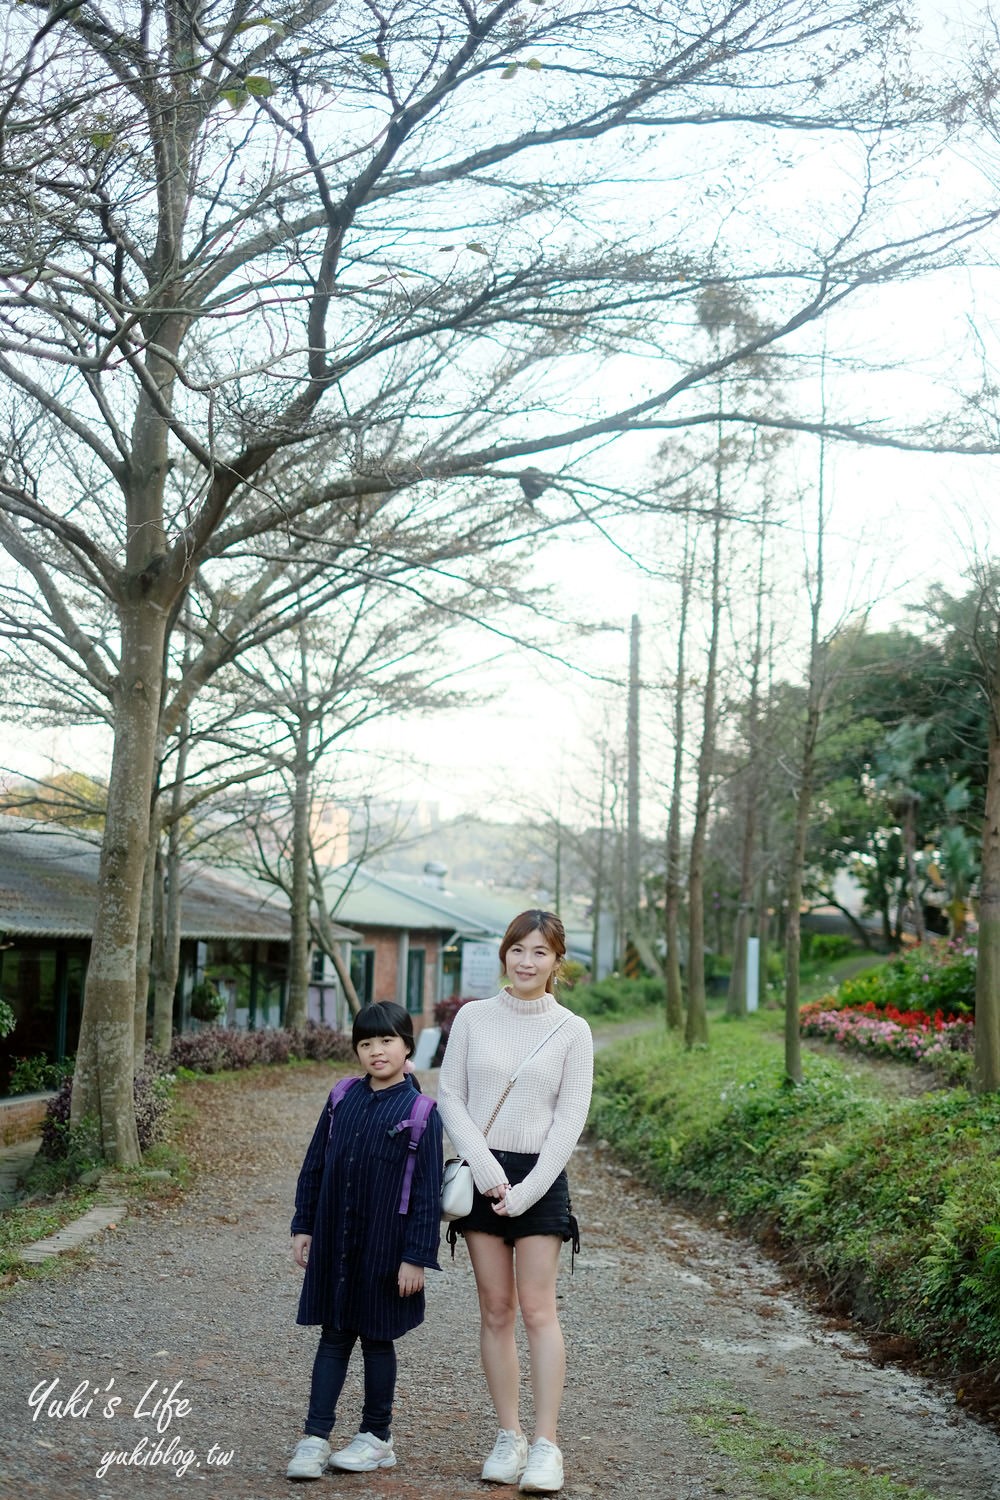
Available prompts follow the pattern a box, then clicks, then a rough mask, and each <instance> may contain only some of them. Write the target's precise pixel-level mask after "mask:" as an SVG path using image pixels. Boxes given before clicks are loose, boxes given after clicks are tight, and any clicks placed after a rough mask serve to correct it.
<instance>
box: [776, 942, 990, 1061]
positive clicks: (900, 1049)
mask: <svg viewBox="0 0 1000 1500" xmlns="http://www.w3.org/2000/svg"><path fill="white" fill-rule="evenodd" d="M975 988H976V950H975V947H974V946H972V945H970V944H969V943H968V942H962V943H934V944H925V945H923V946H922V947H920V948H915V949H911V950H910V951H909V952H908V953H905V954H900V955H898V956H897V957H895V958H892V959H890V960H889V961H888V962H887V963H885V964H883V965H880V966H879V967H878V968H874V969H868V970H865V972H864V973H861V974H858V975H856V976H855V977H854V978H853V979H847V980H845V981H844V982H843V984H841V985H840V987H839V988H838V989H837V991H836V992H835V993H833V994H829V995H824V996H823V997H822V998H821V999H820V1000H814V1001H811V1002H810V1003H809V1004H807V1005H803V1006H802V1008H801V1012H800V1018H801V1027H802V1034H803V1036H814V1037H821V1038H823V1039H824V1040H826V1041H831V1042H835V1043H837V1045H838V1046H841V1047H845V1048H848V1049H849V1050H852V1051H855V1052H863V1053H868V1054H870V1055H875V1056H878V1057H889V1058H893V1059H895V1060H897V1061H900V1062H909V1063H917V1064H922V1065H924V1066H927V1067H933V1068H934V1069H935V1070H936V1071H938V1072H939V1073H941V1074H942V1075H943V1076H944V1077H946V1078H947V1079H948V1081H950V1082H961V1081H962V1080H964V1079H965V1078H967V1077H968V1076H969V1073H970V1071H971V1067H972V1051H973V1041H974V1035H975V1032H974V1023H973V1013H974V1009H975Z"/></svg>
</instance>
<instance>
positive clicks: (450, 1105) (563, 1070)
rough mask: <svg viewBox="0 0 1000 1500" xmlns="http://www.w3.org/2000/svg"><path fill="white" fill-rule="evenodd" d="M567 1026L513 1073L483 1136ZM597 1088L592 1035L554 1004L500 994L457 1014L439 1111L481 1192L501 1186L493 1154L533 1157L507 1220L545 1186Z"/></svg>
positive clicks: (522, 1076)
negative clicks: (561, 1022)
mask: <svg viewBox="0 0 1000 1500" xmlns="http://www.w3.org/2000/svg"><path fill="white" fill-rule="evenodd" d="M564 1016H565V1017H567V1018H568V1019H567V1020H566V1022H565V1025H563V1026H561V1027H560V1028H559V1030H558V1031H557V1032H556V1034H555V1035H554V1036H553V1037H552V1038H551V1039H550V1040H549V1041H547V1042H546V1043H545V1045H544V1047H542V1048H541V1050H540V1051H539V1052H536V1053H535V1056H534V1057H533V1058H532V1059H531V1061H530V1062H529V1063H528V1064H527V1066H526V1067H525V1068H524V1070H523V1072H520V1073H518V1076H517V1081H516V1082H515V1084H514V1087H513V1088H512V1089H511V1091H510V1093H509V1094H508V1095H507V1098H506V1099H505V1100H504V1103H503V1106H502V1107H501V1110H500V1113H499V1114H498V1115H497V1117H496V1120H495V1121H494V1123H493V1126H492V1127H491V1129H490V1135H489V1142H488V1143H487V1141H486V1139H485V1138H484V1136H483V1129H484V1127H485V1125H486V1123H487V1121H488V1120H489V1118H490V1115H491V1114H492V1113H493V1110H494V1107H495V1106H496V1102H497V1100H498V1099H499V1098H500V1095H501V1094H502V1093H503V1091H504V1087H505V1086H506V1083H507V1080H508V1079H509V1078H510V1075H511V1074H512V1073H513V1072H515V1070H516V1069H518V1068H519V1067H520V1065H521V1064H522V1063H523V1062H524V1060H525V1058H526V1057H527V1056H528V1053H529V1052H530V1051H531V1050H532V1048H533V1047H535V1046H536V1045H537V1044H538V1042H540V1041H541V1040H542V1038H543V1037H544V1036H547V1035H548V1033H549V1032H550V1031H551V1030H552V1028H553V1027H554V1026H555V1024H556V1022H557V1021H558V1020H561V1019H562V1017H564ZM593 1081H594V1044H593V1040H592V1038H591V1035H590V1027H589V1026H588V1025H587V1023H586V1021H585V1020H583V1018H582V1017H581V1016H576V1015H574V1014H573V1012H572V1011H569V1010H567V1009H566V1007H565V1006H563V1005H559V1004H557V1002H556V999H555V997H554V996H553V995H544V996H543V997H542V998H541V999H540V1000H518V999H517V998H516V997H515V996H514V995H512V994H511V993H510V992H509V991H508V990H501V992H500V994H499V995H494V996H493V997H492V999H490V1000H475V1001H472V1002H471V1003H470V1004H468V1005H463V1006H462V1008H461V1010H460V1011H459V1012H458V1014H457V1015H456V1016H455V1020H454V1023H453V1025H452V1028H451V1034H450V1035H449V1037H448V1047H447V1050H446V1051H445V1055H444V1062H443V1063H442V1064H441V1077H440V1081H439V1084H438V1107H439V1109H440V1111H441V1119H442V1121H443V1122H444V1127H445V1129H446V1130H447V1132H448V1135H449V1136H450V1137H451V1142H452V1145H453V1146H454V1147H455V1150H456V1151H457V1152H458V1154H459V1156H462V1157H464V1158H465V1160H466V1161H467V1162H468V1163H469V1165H470V1167H471V1168H472V1175H473V1177H474V1178H475V1181H476V1186H477V1187H478V1188H479V1191H480V1192H481V1193H484V1192H486V1191H487V1190H488V1189H489V1188H494V1187H499V1186H500V1184H501V1183H502V1182H505V1181H506V1176H505V1174H504V1171H503V1168H502V1167H501V1166H500V1164H499V1162H498V1161H497V1159H496V1157H495V1156H494V1155H493V1152H492V1151H491V1150H490V1147H493V1148H494V1149H496V1150H497V1151H524V1152H531V1153H532V1154H537V1156H538V1161H537V1162H536V1164H535V1166H534V1167H533V1168H532V1170H531V1171H530V1172H529V1174H528V1176H527V1177H526V1178H525V1179H524V1181H523V1182H521V1183H518V1184H517V1186H516V1187H512V1188H511V1189H510V1191H509V1192H508V1194H507V1212H508V1213H509V1214H510V1215H511V1216H512V1217H514V1216H516V1215H517V1214H523V1213H524V1211H525V1209H527V1208H530V1207H531V1205H532V1204H533V1203H537V1202H538V1200H539V1198H541V1197H542V1195H543V1194H544V1193H545V1192H546V1191H547V1190H548V1189H549V1188H550V1187H551V1186H552V1184H553V1182H555V1180H556V1178H557V1177H558V1176H559V1173H560V1172H561V1171H562V1169H563V1167H565V1165H566V1163H567V1162H568V1161H569V1159H570V1156H571V1155H572V1153H573V1148H574V1146H575V1145H576V1143H577V1141H578V1140H579V1139H580V1136H581V1134H582V1132H583V1127H584V1125H585V1124H586V1123H587V1111H588V1110H589V1108H590V1092H591V1088H592V1087H593Z"/></svg>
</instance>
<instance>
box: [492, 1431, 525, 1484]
mask: <svg viewBox="0 0 1000 1500" xmlns="http://www.w3.org/2000/svg"><path fill="white" fill-rule="evenodd" d="M527 1462H528V1439H527V1438H526V1437H525V1435H524V1433H523V1432H514V1431H512V1430H511V1429H510V1428H509V1427H501V1428H500V1431H499V1432H498V1433H497V1440H496V1442H495V1443H494V1444H493V1452H492V1453H491V1454H490V1456H489V1458H488V1459H487V1460H486V1462H485V1463H484V1464H483V1473H482V1478H483V1479H490V1480H492V1481H493V1483H494V1484H516V1483H517V1481H518V1480H519V1479H520V1477H521V1475H522V1474H523V1473H524V1466H525V1464H526V1463H527Z"/></svg>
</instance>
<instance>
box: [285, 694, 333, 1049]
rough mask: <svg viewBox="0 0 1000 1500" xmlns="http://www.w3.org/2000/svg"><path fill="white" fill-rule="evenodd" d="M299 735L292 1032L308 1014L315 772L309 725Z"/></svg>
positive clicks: (290, 985) (288, 1022)
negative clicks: (310, 754)
mask: <svg viewBox="0 0 1000 1500" xmlns="http://www.w3.org/2000/svg"><path fill="white" fill-rule="evenodd" d="M297 733H298V741H297V744H296V747H295V767H294V772H293V774H294V777H295V789H294V793H293V801H292V888H291V892H290V906H291V911H290V916H291V924H292V925H291V937H290V941H289V945H288V1005H287V1007H286V1009H285V1025H286V1026H288V1027H290V1028H292V1029H293V1030H297V1029H299V1028H300V1027H302V1026H304V1025H305V1024H306V1016H307V1014H308V1010H309V933H310V926H309V871H310V863H311V844H310V839H309V819H310V814H311V811H312V768H311V766H310V764H309V727H308V721H305V720H303V721H301V722H300V723H299V726H298V730H297ZM331 956H332V955H331Z"/></svg>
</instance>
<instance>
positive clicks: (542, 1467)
mask: <svg viewBox="0 0 1000 1500" xmlns="http://www.w3.org/2000/svg"><path fill="white" fill-rule="evenodd" d="M562 1486H563V1461H562V1454H561V1453H560V1452H559V1449H558V1448H557V1447H556V1445H555V1443H550V1442H549V1440H548V1438H536V1440H535V1441H534V1442H533V1443H532V1445H531V1447H530V1448H529V1449H528V1464H527V1467H526V1469H525V1471H524V1474H523V1475H522V1478H521V1490H522V1492H523V1493H524V1494H527V1495H552V1494H554V1493H555V1491H556V1490H561V1489H562Z"/></svg>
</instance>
